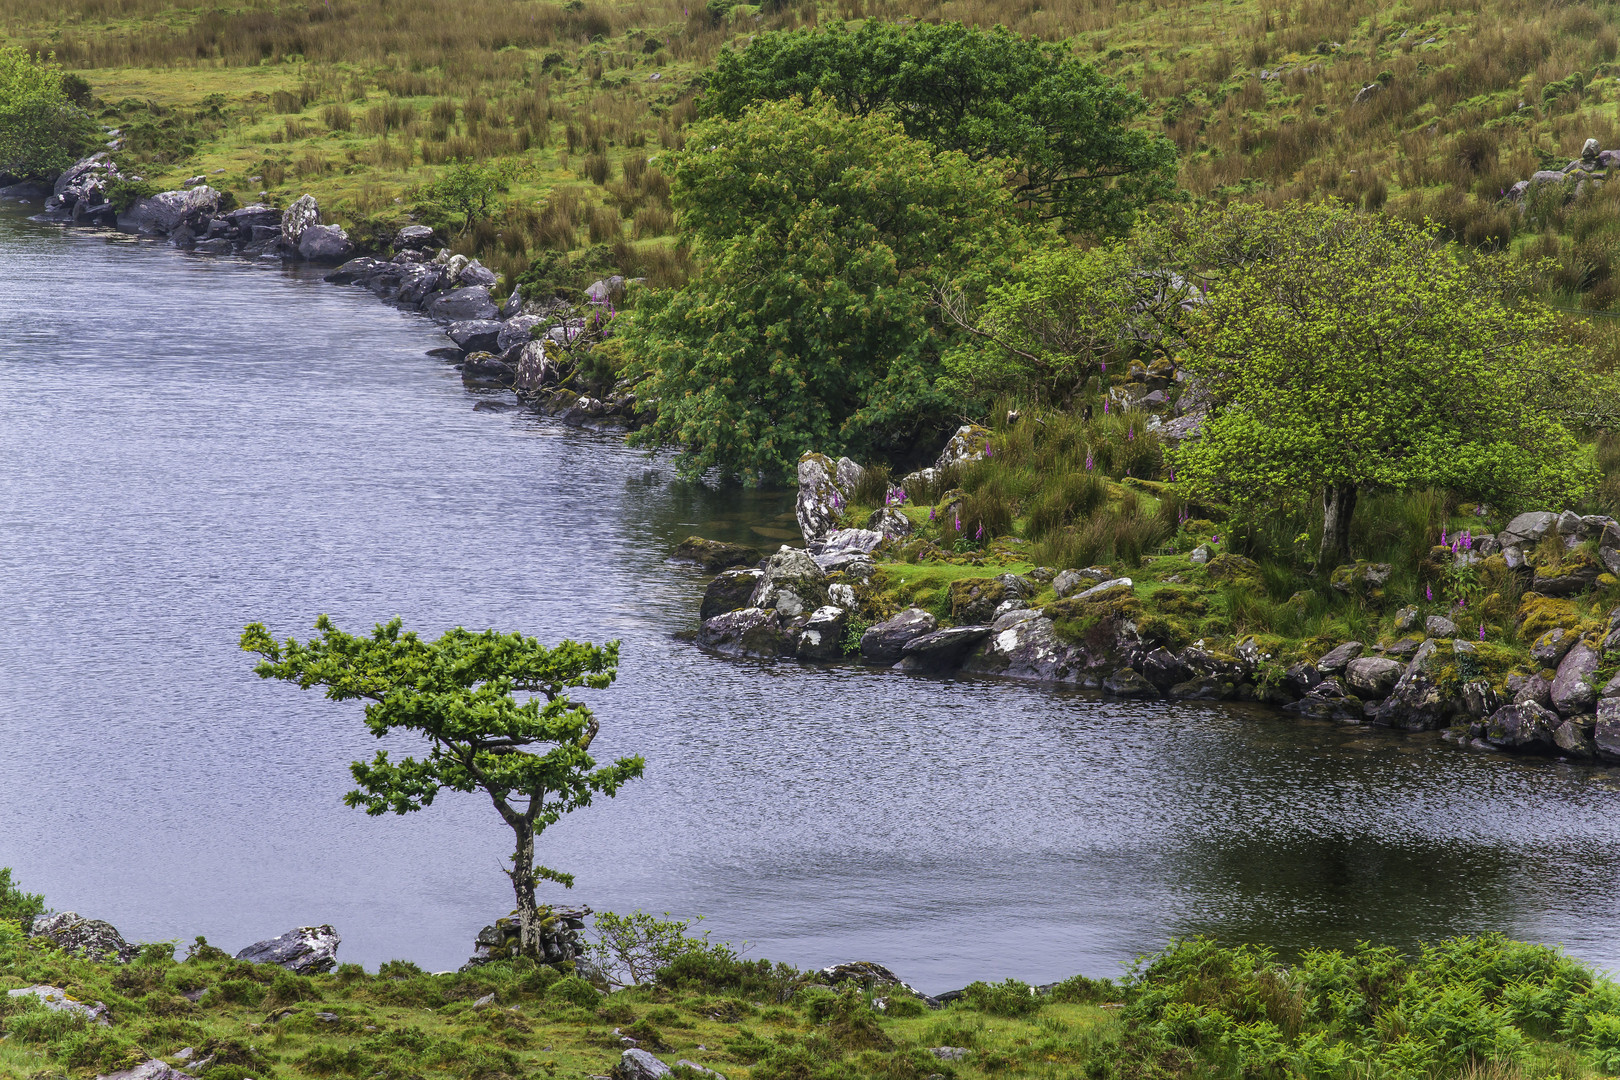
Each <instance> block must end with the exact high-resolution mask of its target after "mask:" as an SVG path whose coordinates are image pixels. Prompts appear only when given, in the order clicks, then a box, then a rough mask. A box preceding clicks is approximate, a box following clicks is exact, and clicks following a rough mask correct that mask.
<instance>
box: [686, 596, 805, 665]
mask: <svg viewBox="0 0 1620 1080" xmlns="http://www.w3.org/2000/svg"><path fill="white" fill-rule="evenodd" d="M697 642H698V644H699V645H701V646H703V647H704V648H705V649H713V650H714V651H715V652H717V653H722V654H724V655H726V656H755V657H768V656H780V655H781V653H782V645H783V642H784V635H783V633H782V623H781V618H780V616H779V615H778V614H777V612H775V611H773V610H767V609H765V608H757V607H748V608H742V609H740V610H737V611H728V612H726V613H725V614H723V615H716V616H715V617H714V618H712V619H707V620H705V621H704V623H703V626H702V628H701V629H700V630H698V638H697Z"/></svg>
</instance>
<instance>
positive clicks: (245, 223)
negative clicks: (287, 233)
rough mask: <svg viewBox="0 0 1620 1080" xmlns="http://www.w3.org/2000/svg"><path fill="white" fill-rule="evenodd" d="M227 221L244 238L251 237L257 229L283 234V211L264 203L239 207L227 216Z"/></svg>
mask: <svg viewBox="0 0 1620 1080" xmlns="http://www.w3.org/2000/svg"><path fill="white" fill-rule="evenodd" d="M225 220H226V221H228V222H230V223H231V224H232V225H234V226H236V228H237V229H239V230H240V231H241V233H242V236H243V237H244V238H246V237H249V236H251V235H252V234H253V230H254V229H255V228H273V229H275V230H276V233H277V234H278V235H279V234H280V232H281V211H280V210H277V209H276V208H275V207H273V206H266V205H265V204H264V203H253V204H252V205H251V206H240V207H237V208H236V209H235V210H232V211H231V212H230V213H228V214H226V215H225Z"/></svg>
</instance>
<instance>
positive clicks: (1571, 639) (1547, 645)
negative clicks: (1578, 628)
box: [1530, 626, 1580, 667]
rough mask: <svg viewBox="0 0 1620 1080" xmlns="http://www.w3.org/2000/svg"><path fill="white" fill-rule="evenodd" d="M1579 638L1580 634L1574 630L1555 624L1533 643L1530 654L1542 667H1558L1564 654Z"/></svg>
mask: <svg viewBox="0 0 1620 1080" xmlns="http://www.w3.org/2000/svg"><path fill="white" fill-rule="evenodd" d="M1579 640H1580V637H1579V635H1577V634H1575V633H1574V632H1572V631H1569V630H1565V629H1564V628H1563V627H1561V626H1555V627H1553V628H1552V629H1551V630H1548V631H1547V632H1546V633H1545V634H1542V635H1541V636H1540V637H1538V638H1536V640H1535V641H1534V642H1532V643H1531V645H1530V656H1531V658H1532V659H1534V660H1536V661H1537V662H1538V663H1540V664H1541V666H1542V667H1557V666H1558V662H1559V661H1561V660H1562V659H1563V658H1564V654H1565V653H1567V652H1569V650H1570V649H1571V648H1573V647H1574V645H1575V643H1576V642H1577V641H1579Z"/></svg>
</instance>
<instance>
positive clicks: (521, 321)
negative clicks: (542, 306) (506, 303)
mask: <svg viewBox="0 0 1620 1080" xmlns="http://www.w3.org/2000/svg"><path fill="white" fill-rule="evenodd" d="M545 321H546V320H545V319H544V318H542V317H541V316H539V315H514V316H512V317H511V318H510V319H506V320H504V321H503V322H502V323H501V333H500V337H498V338H497V339H496V342H495V351H496V352H502V353H504V352H506V351H507V350H508V349H511V348H514V347H516V346H518V345H524V344H527V343H528V342H530V341H533V340H534V328H535V327H537V326H542V325H544V324H545Z"/></svg>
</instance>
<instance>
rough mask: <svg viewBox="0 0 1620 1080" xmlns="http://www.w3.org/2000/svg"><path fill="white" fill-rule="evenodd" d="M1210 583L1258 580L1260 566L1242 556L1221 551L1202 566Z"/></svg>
mask: <svg viewBox="0 0 1620 1080" xmlns="http://www.w3.org/2000/svg"><path fill="white" fill-rule="evenodd" d="M1204 569H1205V571H1206V572H1208V574H1209V579H1210V580H1211V581H1230V582H1233V583H1234V584H1241V583H1243V582H1257V581H1259V580H1260V564H1259V563H1257V562H1255V561H1254V560H1253V559H1250V558H1247V557H1245V556H1243V555H1237V554H1234V553H1232V552H1230V551H1223V552H1221V553H1220V554H1219V555H1216V556H1215V557H1214V558H1212V559H1210V560H1209V562H1208V563H1206V564H1205V565H1204Z"/></svg>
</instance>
